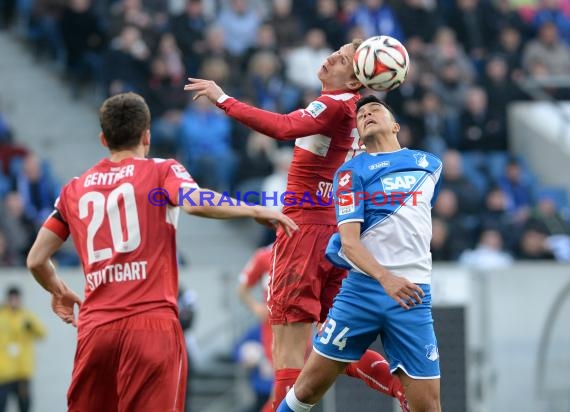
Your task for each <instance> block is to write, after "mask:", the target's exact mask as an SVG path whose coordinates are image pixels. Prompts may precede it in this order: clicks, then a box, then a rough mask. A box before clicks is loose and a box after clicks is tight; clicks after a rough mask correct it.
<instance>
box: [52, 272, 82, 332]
mask: <svg viewBox="0 0 570 412" xmlns="http://www.w3.org/2000/svg"><path fill="white" fill-rule="evenodd" d="M61 283H62V290H61V291H60V293H57V294H52V298H51V308H52V310H53V311H54V313H55V314H56V315H57V316H59V317H60V318H61V320H63V321H64V322H65V323H71V324H72V325H73V326H75V327H77V320H76V318H75V312H74V309H75V305H77V306H78V307H81V303H82V302H81V298H80V297H79V296H77V294H75V292H74V291H72V290H71V289H69V288H68V287H67V285H65V284H64V283H63V282H61Z"/></svg>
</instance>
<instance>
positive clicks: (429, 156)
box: [409, 149, 443, 172]
mask: <svg viewBox="0 0 570 412" xmlns="http://www.w3.org/2000/svg"><path fill="white" fill-rule="evenodd" d="M409 153H410V156H411V157H410V159H413V161H414V162H415V163H416V165H418V166H420V167H422V168H424V169H427V170H430V171H432V172H435V171H437V170H439V169H441V167H442V164H443V163H442V161H441V159H440V158H439V157H437V156H436V155H435V154H433V153H430V152H425V151H423V150H415V149H414V150H409Z"/></svg>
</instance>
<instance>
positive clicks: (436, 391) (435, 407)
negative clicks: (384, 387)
mask: <svg viewBox="0 0 570 412" xmlns="http://www.w3.org/2000/svg"><path fill="white" fill-rule="evenodd" d="M398 378H399V379H400V381H401V382H402V386H403V387H404V390H405V391H406V399H407V400H408V403H409V405H410V406H411V407H412V408H417V409H420V410H430V411H439V410H441V401H440V380H439V379H414V378H411V377H409V376H408V375H406V374H405V373H404V372H403V371H401V370H400V371H398Z"/></svg>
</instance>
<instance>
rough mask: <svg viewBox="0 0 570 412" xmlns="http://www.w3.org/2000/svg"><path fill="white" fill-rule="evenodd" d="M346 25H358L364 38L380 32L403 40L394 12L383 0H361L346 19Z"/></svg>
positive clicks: (402, 32)
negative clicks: (362, 31)
mask: <svg viewBox="0 0 570 412" xmlns="http://www.w3.org/2000/svg"><path fill="white" fill-rule="evenodd" d="M348 26H349V27H351V26H360V27H361V28H362V29H363V30H364V36H365V38H368V37H372V36H376V35H378V34H379V33H382V34H383V35H386V36H391V37H394V38H396V39H398V40H400V41H401V42H403V41H405V38H404V31H403V30H402V27H401V26H400V22H399V21H398V18H397V16H396V13H395V12H394V10H393V9H392V7H391V6H390V4H388V2H387V1H385V0H363V1H362V2H358V6H357V7H356V9H355V10H354V12H353V14H352V15H351V16H350V17H349V19H348Z"/></svg>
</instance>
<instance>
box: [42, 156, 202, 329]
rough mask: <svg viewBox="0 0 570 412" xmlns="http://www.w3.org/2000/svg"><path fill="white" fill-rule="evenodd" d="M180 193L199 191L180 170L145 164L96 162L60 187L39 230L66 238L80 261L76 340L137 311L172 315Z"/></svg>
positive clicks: (174, 165)
mask: <svg viewBox="0 0 570 412" xmlns="http://www.w3.org/2000/svg"><path fill="white" fill-rule="evenodd" d="M179 188H184V190H188V189H192V188H198V185H197V184H196V182H195V181H194V180H193V179H192V177H191V176H190V174H189V173H188V172H187V171H186V169H185V168H184V166H182V165H181V164H179V163H178V162H176V161H175V160H172V159H169V160H163V159H142V158H129V159H124V160H122V161H121V162H118V163H114V162H111V161H110V160H108V159H104V160H101V161H100V162H99V163H97V165H95V166H94V167H93V168H91V169H89V170H88V171H86V172H85V173H84V174H82V175H81V176H80V177H78V178H74V179H73V180H71V181H70V182H69V183H68V184H67V185H65V186H64V187H63V189H62V190H61V195H60V197H59V199H58V200H57V202H56V205H55V207H56V211H55V212H54V213H53V214H52V216H50V218H48V220H47V221H46V223H44V227H46V228H48V229H50V230H52V231H53V232H54V233H56V234H57V235H59V236H60V237H61V238H62V239H65V238H67V236H68V235H69V234H71V237H72V239H73V243H74V245H75V248H76V250H77V252H78V254H79V257H80V259H81V264H82V266H83V273H84V275H85V280H86V283H85V300H84V302H83V305H82V306H81V310H80V311H79V324H78V327H79V333H80V334H85V333H87V332H88V331H89V330H91V329H92V328H93V327H95V326H98V325H101V324H104V323H107V322H111V321H114V320H117V319H120V318H123V317H127V316H131V315H134V314H137V313H141V312H145V313H148V312H153V313H156V314H161V313H163V314H165V315H167V316H172V315H175V316H176V315H177V304H176V301H177V297H178V265H177V259H176V239H175V237H176V224H177V220H178V213H179V209H178V208H177V207H176V205H175V202H176V200H177V198H178V190H179ZM156 189H164V190H166V191H167V192H168V196H169V199H170V201H167V200H166V197H161V196H160V195H156V194H155V196H153V193H156ZM153 190H155V192H153Z"/></svg>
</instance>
